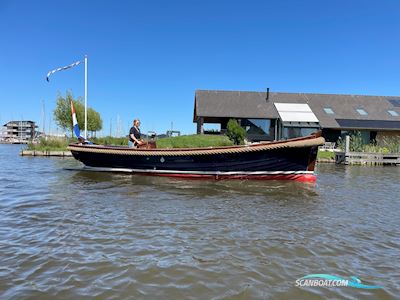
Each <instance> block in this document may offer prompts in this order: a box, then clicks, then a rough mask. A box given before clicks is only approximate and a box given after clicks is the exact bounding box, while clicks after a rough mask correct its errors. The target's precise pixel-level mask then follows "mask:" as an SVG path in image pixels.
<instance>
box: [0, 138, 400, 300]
mask: <svg viewBox="0 0 400 300" xmlns="http://www.w3.org/2000/svg"><path fill="white" fill-rule="evenodd" d="M19 149H20V146H13V145H0V163H1V171H0V298H1V299H80V298H88V297H96V299H128V298H129V299H334V298H335V299H337V298H340V299H396V298H398V297H399V295H400V272H399V269H400V259H399V258H400V251H399V249H400V201H399V195H400V186H399V179H400V168H398V167H354V166H353V167H344V166H335V165H320V166H319V167H318V173H319V176H318V182H317V184H316V185H310V184H298V183H294V182H271V181H270V182H268V181H267V182H260V181H196V180H188V181H187V180H177V179H168V178H158V177H145V176H132V175H125V174H110V173H94V172H84V171H68V170H64V168H66V167H79V166H80V163H79V162H76V161H75V160H73V159H60V158H40V157H34V158H33V157H20V156H18V151H19ZM312 273H327V274H332V275H339V276H344V277H348V276H357V277H359V278H360V279H361V280H362V281H363V283H365V284H371V285H381V286H383V289H376V290H361V289H355V288H350V287H347V288H346V287H341V288H324V287H307V288H299V287H296V286H295V281H296V279H298V278H300V277H302V276H305V275H307V274H312Z"/></svg>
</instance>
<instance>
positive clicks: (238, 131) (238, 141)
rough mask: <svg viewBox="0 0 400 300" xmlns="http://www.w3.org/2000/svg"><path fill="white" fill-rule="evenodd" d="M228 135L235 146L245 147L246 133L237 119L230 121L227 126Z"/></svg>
mask: <svg viewBox="0 0 400 300" xmlns="http://www.w3.org/2000/svg"><path fill="white" fill-rule="evenodd" d="M226 135H227V136H228V138H229V139H230V140H231V141H232V142H234V143H235V145H243V144H244V137H245V135H246V131H245V130H244V128H242V127H241V126H240V125H239V123H238V122H237V121H236V120H235V119H230V120H229V122H228V125H227V126H226Z"/></svg>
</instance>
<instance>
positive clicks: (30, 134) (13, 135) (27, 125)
mask: <svg viewBox="0 0 400 300" xmlns="http://www.w3.org/2000/svg"><path fill="white" fill-rule="evenodd" d="M4 127H5V128H6V129H5V135H4V136H3V138H4V139H5V140H15V141H20V142H23V141H29V140H32V139H33V138H35V137H36V128H37V125H36V124H35V122H33V121H10V122H8V123H7V124H4Z"/></svg>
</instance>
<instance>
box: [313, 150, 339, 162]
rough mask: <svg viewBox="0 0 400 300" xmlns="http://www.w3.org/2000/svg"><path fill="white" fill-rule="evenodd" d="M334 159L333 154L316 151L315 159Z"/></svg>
mask: <svg viewBox="0 0 400 300" xmlns="http://www.w3.org/2000/svg"><path fill="white" fill-rule="evenodd" d="M321 158H322V159H333V160H334V159H335V152H331V151H318V155H317V159H321Z"/></svg>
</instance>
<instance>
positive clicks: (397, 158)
mask: <svg viewBox="0 0 400 300" xmlns="http://www.w3.org/2000/svg"><path fill="white" fill-rule="evenodd" d="M335 162H336V163H337V164H345V165H372V166H373V165H392V166H400V153H373V152H351V151H350V137H349V136H346V140H345V151H339V152H335Z"/></svg>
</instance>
